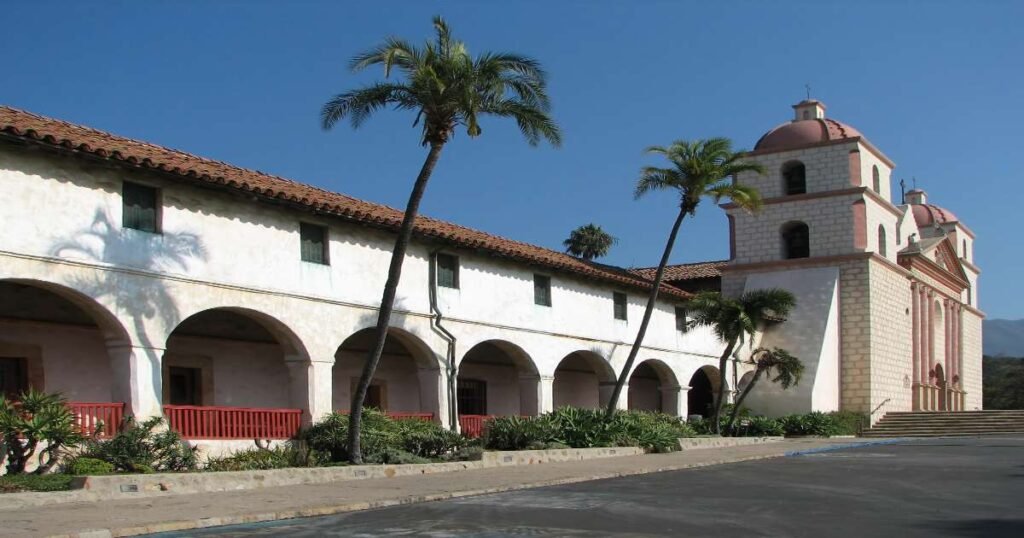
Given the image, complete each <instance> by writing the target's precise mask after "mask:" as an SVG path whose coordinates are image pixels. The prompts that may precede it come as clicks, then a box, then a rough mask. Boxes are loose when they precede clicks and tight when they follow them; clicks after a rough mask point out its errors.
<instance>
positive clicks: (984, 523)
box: [924, 519, 1024, 538]
mask: <svg viewBox="0 0 1024 538" xmlns="http://www.w3.org/2000/svg"><path fill="white" fill-rule="evenodd" d="M924 528H925V529H926V530H927V531H928V532H931V533H935V534H938V535H943V536H965V537H978V538H982V537H984V538H997V537H1000V536H1006V537H1007V538H1010V537H1013V538H1016V537H1018V536H1024V519H963V520H957V521H933V522H931V523H928V524H927V525H924Z"/></svg>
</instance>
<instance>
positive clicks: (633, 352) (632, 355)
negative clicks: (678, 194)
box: [605, 207, 686, 418]
mask: <svg viewBox="0 0 1024 538" xmlns="http://www.w3.org/2000/svg"><path fill="white" fill-rule="evenodd" d="M684 217H686V210H685V209H684V208H683V207H680V208H679V215H678V216H677V217H676V222H675V224H673V225H672V232H671V233H669V234H668V242H667V243H665V252H663V253H662V255H661V263H659V264H658V271H657V272H656V273H654V283H653V284H652V285H651V293H650V295H648V296H647V309H646V310H644V319H643V321H641V322H640V330H639V331H637V333H636V340H635V341H634V342H633V347H632V349H630V350H629V357H628V358H626V364H625V365H624V366H623V367H622V372H621V373H620V374H619V379H618V381H616V382H615V390H614V391H613V392H612V397H611V399H610V400H609V401H608V411H607V412H606V414H605V416H606V417H608V418H611V416H612V415H613V414H614V413H615V407H616V404H617V403H618V402H619V397H620V396H621V395H622V387H623V386H625V385H626V381H628V380H629V373H630V371H632V370H633V362H634V361H636V356H637V355H638V354H639V353H640V346H641V345H643V343H644V336H646V335H647V326H648V325H650V323H651V314H653V313H654V307H655V306H656V305H657V301H658V291H659V289H660V288H661V279H662V277H663V276H665V266H666V265H668V258H669V256H671V255H672V246H673V245H675V244H676V236H677V235H678V234H679V227H680V226H681V225H682V224H683V218H684Z"/></svg>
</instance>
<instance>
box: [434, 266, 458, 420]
mask: <svg viewBox="0 0 1024 538" xmlns="http://www.w3.org/2000/svg"><path fill="white" fill-rule="evenodd" d="M438 252H440V250H433V251H431V252H430V286H429V289H430V313H431V316H430V328H431V329H433V331H434V332H435V333H437V334H438V335H440V336H441V338H443V339H444V341H445V342H447V343H448V352H447V354H446V357H445V369H446V370H447V374H448V423H449V424H451V427H452V430H453V431H458V428H459V410H458V409H456V406H457V404H458V400H457V399H456V398H455V394H456V392H455V391H456V389H455V383H456V380H457V379H458V371H457V370H456V369H455V342H456V339H455V335H454V334H452V333H451V332H449V331H448V329H445V328H444V326H442V325H441V321H442V320H443V319H444V318H443V316H442V315H441V310H440V309H439V308H438V307H437V254H438Z"/></svg>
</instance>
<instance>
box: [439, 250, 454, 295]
mask: <svg viewBox="0 0 1024 538" xmlns="http://www.w3.org/2000/svg"><path fill="white" fill-rule="evenodd" d="M437 285H438V286H443V287H445V288H458V287H459V258H458V257H456V256H452V255H451V254H438V255H437Z"/></svg>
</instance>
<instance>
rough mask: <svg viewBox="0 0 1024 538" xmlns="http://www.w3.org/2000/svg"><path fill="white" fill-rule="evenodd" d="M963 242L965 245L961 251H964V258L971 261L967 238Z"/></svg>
mask: <svg viewBox="0 0 1024 538" xmlns="http://www.w3.org/2000/svg"><path fill="white" fill-rule="evenodd" d="M962 244H963V247H962V248H961V250H960V251H961V252H962V253H963V254H962V255H963V258H964V260H966V261H971V260H970V258H969V257H968V256H967V240H966V239H964V240H963V243H962Z"/></svg>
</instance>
